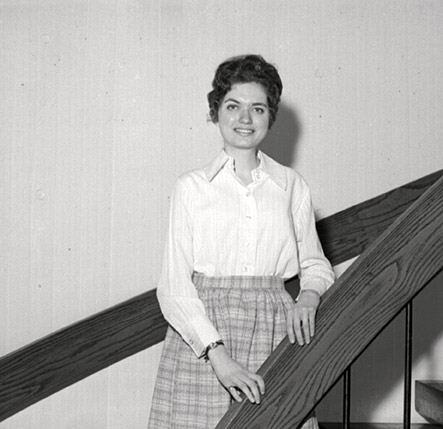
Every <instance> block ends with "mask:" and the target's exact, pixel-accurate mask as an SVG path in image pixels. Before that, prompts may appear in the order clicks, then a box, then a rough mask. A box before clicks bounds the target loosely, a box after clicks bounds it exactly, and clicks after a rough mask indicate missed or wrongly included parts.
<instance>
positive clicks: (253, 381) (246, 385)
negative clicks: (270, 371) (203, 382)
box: [208, 346, 265, 404]
mask: <svg viewBox="0 0 443 429" xmlns="http://www.w3.org/2000/svg"><path fill="white" fill-rule="evenodd" d="M208 358H209V360H210V361H211V364H212V368H213V369H214V371H215V374H216V375H217V377H218V379H219V381H220V383H221V384H222V385H223V386H224V387H225V388H226V389H227V390H228V392H229V393H230V394H231V395H232V397H233V398H234V399H235V400H236V401H237V402H241V401H242V399H241V397H240V391H242V392H243V393H244V394H245V395H246V396H247V398H248V399H249V400H250V401H251V402H253V403H257V404H259V403H260V394H262V395H263V394H264V393H265V383H264V381H263V378H262V377H260V376H259V375H258V374H255V373H253V372H251V371H248V370H247V369H246V368H245V367H244V366H242V365H240V364H239V363H238V362H236V361H235V360H234V359H232V358H231V356H229V354H228V352H227V350H226V348H225V346H218V347H217V348H215V349H212V350H209V352H208Z"/></svg>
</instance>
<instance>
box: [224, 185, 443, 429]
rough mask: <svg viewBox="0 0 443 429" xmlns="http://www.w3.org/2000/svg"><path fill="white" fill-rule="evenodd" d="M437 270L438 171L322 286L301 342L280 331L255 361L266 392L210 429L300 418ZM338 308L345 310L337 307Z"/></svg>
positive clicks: (442, 258)
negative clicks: (308, 337)
mask: <svg viewBox="0 0 443 429" xmlns="http://www.w3.org/2000/svg"><path fill="white" fill-rule="evenodd" d="M442 269H443V178H441V179H440V180H439V181H438V182H437V183H436V184H435V185H434V186H432V188H431V189H430V190H429V191H427V192H426V193H425V194H424V195H423V196H422V197H421V198H420V199H419V200H418V201H416V202H415V203H414V204H413V205H412V206H411V207H410V208H409V209H408V210H407V211H406V212H405V213H404V214H402V215H401V216H400V217H399V218H398V219H397V220H396V221H395V222H394V223H393V224H392V225H391V226H390V227H389V228H388V229H387V230H386V231H385V232H384V233H383V234H382V235H381V236H380V237H379V238H378V239H377V240H376V241H375V242H374V243H373V244H372V245H371V246H370V247H369V248H368V249H367V250H365V251H364V252H363V254H362V255H361V256H360V258H358V259H357V261H356V262H354V264H352V266H351V267H350V268H349V269H348V270H347V271H346V272H345V273H344V275H343V276H342V277H341V278H340V279H339V280H338V281H337V282H336V283H335V284H334V285H333V286H332V287H331V289H330V290H329V291H328V292H327V293H326V295H325V300H324V302H323V304H322V306H321V307H320V311H319V314H318V317H317V327H316V336H315V338H314V340H313V341H312V342H311V344H310V345H309V346H308V347H298V346H293V345H291V344H290V343H289V342H288V340H287V338H286V339H285V340H283V341H282V343H281V344H280V345H279V346H278V347H277V349H276V350H275V351H274V352H273V353H272V355H271V356H270V357H269V359H267V361H266V362H265V363H264V365H263V366H262V367H261V368H260V370H259V373H260V374H261V375H262V376H263V377H264V379H265V384H266V395H265V396H264V398H263V400H262V405H261V406H259V407H257V406H256V405H254V404H251V403H249V401H246V400H245V401H243V402H242V403H235V404H234V405H233V406H232V407H231V408H230V410H229V411H228V413H227V414H226V415H225V416H224V418H223V419H222V420H221V422H220V423H219V425H218V426H217V429H228V428H229V429H234V428H238V429H240V428H241V429H245V428H267V429H273V428H274V429H289V428H296V427H300V425H301V424H302V423H303V420H304V419H305V418H306V416H307V415H308V414H309V412H310V411H311V410H312V409H313V408H314V407H315V405H316V404H317V403H318V402H319V401H320V400H321V398H322V397H323V396H324V394H325V393H326V392H327V391H328V390H329V389H330V388H331V387H332V386H333V384H334V383H335V382H336V381H337V379H338V378H339V377H340V376H341V375H342V374H343V372H344V371H345V370H346V368H347V367H348V366H349V365H350V364H351V363H352V362H353V361H354V360H355V359H356V358H357V357H358V356H359V355H360V354H361V352H362V351H363V350H364V349H365V348H366V347H367V346H368V345H369V343H370V342H371V341H372V340H373V339H374V338H375V337H376V336H377V335H378V334H379V333H380V332H381V330H382V329H383V328H384V327H385V326H386V325H387V324H388V323H389V322H390V321H391V320H392V319H393V318H394V317H395V316H396V315H397V314H398V312H399V311H400V310H401V309H402V308H403V307H404V305H405V304H406V303H407V302H408V301H409V300H410V299H412V298H413V297H414V296H415V295H416V294H417V293H418V292H419V291H420V290H421V289H422V288H423V287H424V285H426V284H427V283H428V282H429V281H430V280H431V279H432V278H433V277H434V276H435V275H436V274H437V273H438V272H440V271H441V270H442ZM344 309H346V311H344Z"/></svg>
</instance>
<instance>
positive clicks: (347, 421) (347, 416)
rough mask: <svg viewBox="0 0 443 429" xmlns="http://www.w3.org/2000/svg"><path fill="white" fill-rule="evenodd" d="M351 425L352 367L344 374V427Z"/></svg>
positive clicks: (348, 427) (346, 428) (348, 428)
mask: <svg viewBox="0 0 443 429" xmlns="http://www.w3.org/2000/svg"><path fill="white" fill-rule="evenodd" d="M350 427H351V367H348V369H347V370H346V371H345V372H344V374H343V428H344V429H350Z"/></svg>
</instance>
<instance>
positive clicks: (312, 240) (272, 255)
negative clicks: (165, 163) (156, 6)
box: [157, 151, 334, 356]
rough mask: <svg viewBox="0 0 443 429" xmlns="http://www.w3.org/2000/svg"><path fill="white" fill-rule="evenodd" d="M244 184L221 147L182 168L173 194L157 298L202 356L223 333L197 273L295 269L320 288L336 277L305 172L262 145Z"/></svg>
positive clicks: (284, 273)
mask: <svg viewBox="0 0 443 429" xmlns="http://www.w3.org/2000/svg"><path fill="white" fill-rule="evenodd" d="M258 157H259V160H260V164H259V166H258V168H256V169H255V170H253V171H252V178H253V181H252V183H251V184H249V185H248V186H245V185H244V184H243V183H242V182H241V181H240V180H239V179H238V177H237V176H236V174H235V172H234V159H233V158H231V157H230V156H228V155H227V154H226V152H225V151H222V152H221V153H220V154H219V155H218V156H217V157H216V158H215V159H214V160H213V161H212V162H211V163H209V164H208V165H207V166H206V167H204V168H203V169H199V170H195V171H191V172H188V173H185V174H183V175H182V176H181V177H180V178H179V179H178V181H177V183H176V186H175V189H174V193H173V196H172V200H171V210H170V219H169V230H168V238H167V243H166V249H165V254H164V258H163V266H162V273H161V276H160V281H159V284H158V289H157V297H158V300H159V303H160V307H161V310H162V312H163V315H164V317H165V319H166V320H167V321H168V322H169V323H170V324H171V325H172V326H173V327H174V328H175V329H176V330H177V331H178V332H179V334H180V335H181V336H182V337H183V339H184V340H185V341H186V342H187V343H188V344H189V345H190V346H191V348H192V349H193V351H194V352H195V354H196V355H197V356H201V355H202V353H203V351H204V350H205V348H206V346H207V345H208V344H210V343H211V342H213V341H217V340H219V339H220V335H219V334H218V332H217V330H216V329H215V327H214V325H213V324H212V322H211V321H210V320H209V318H208V317H207V316H206V312H205V309H204V306H203V303H202V301H201V300H200V299H199V297H198V294H197V291H196V289H195V286H194V284H193V283H192V274H193V273H194V272H199V273H203V274H205V275H207V276H230V275H231V276H232V275H241V276H257V275H258V276H261V275H274V276H280V277H282V278H284V279H289V278H291V277H293V276H295V275H297V274H299V277H300V288H301V289H302V290H303V289H314V290H316V291H317V292H319V294H320V295H322V294H323V293H324V292H325V291H326V290H327V289H328V288H329V286H330V285H331V284H332V283H333V281H334V274H333V271H332V268H331V264H330V263H329V261H328V260H327V259H326V258H325V256H324V254H323V250H322V248H321V244H320V242H319V239H318V236H317V232H316V229H315V219H314V212H313V208H312V203H311V197H310V192H309V188H308V186H307V184H306V182H305V181H304V179H303V178H302V177H301V175H300V174H298V173H297V172H295V171H294V170H292V169H290V168H288V167H285V166H283V165H281V164H279V163H277V162H276V161H274V160H273V159H272V158H270V157H269V156H267V155H265V154H264V153H263V152H260V151H259V153H258Z"/></svg>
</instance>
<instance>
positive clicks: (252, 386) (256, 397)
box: [245, 373, 260, 404]
mask: <svg viewBox="0 0 443 429" xmlns="http://www.w3.org/2000/svg"><path fill="white" fill-rule="evenodd" d="M253 375H254V374H253V373H250V376H249V377H248V378H247V379H246V380H245V383H246V385H247V386H248V387H249V390H250V392H251V394H252V397H253V401H252V402H255V403H257V404H259V403H260V392H259V391H258V385H257V382H256V380H255V377H252V376H253Z"/></svg>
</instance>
